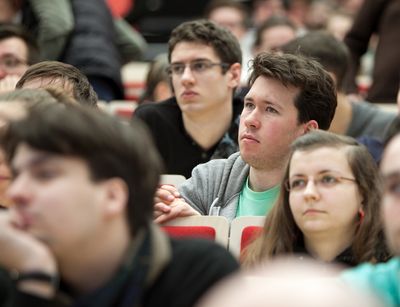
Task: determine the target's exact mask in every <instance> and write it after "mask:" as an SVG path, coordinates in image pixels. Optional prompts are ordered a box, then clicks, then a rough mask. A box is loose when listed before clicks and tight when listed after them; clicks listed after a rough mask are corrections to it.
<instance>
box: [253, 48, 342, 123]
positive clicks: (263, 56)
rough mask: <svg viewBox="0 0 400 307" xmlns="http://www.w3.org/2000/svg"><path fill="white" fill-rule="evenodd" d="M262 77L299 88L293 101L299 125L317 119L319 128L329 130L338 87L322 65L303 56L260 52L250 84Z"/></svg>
mask: <svg viewBox="0 0 400 307" xmlns="http://www.w3.org/2000/svg"><path fill="white" fill-rule="evenodd" d="M260 76H264V77H266V78H271V79H275V80H277V81H279V82H281V83H282V84H283V85H284V86H289V85H291V86H294V87H295V88H298V89H300V92H299V94H298V95H297V97H296V98H295V101H294V105H295V107H296V109H297V111H298V122H299V123H306V122H308V121H310V120H315V121H317V123H318V127H319V128H320V129H323V130H328V129H329V126H330V124H331V122H332V119H333V116H334V115H335V110H336V105H337V99H336V87H335V83H334V81H333V79H332V78H331V76H330V75H329V74H328V73H327V72H326V71H325V70H324V69H323V68H322V66H321V64H319V63H318V62H316V61H314V60H312V59H310V58H307V57H304V56H300V55H291V54H276V53H268V52H261V53H259V54H258V55H257V56H256V57H255V58H254V60H253V61H252V73H251V75H250V78H249V84H250V85H252V84H253V83H254V81H255V80H256V79H257V78H258V77H260Z"/></svg>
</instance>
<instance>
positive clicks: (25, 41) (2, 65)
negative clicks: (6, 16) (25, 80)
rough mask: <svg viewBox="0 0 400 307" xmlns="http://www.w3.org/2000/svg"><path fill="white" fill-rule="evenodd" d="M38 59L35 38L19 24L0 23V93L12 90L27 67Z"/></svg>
mask: <svg viewBox="0 0 400 307" xmlns="http://www.w3.org/2000/svg"><path fill="white" fill-rule="evenodd" d="M39 60H40V54H39V48H38V46H37V44H36V42H35V40H34V39H33V38H32V37H31V36H30V35H29V33H27V32H26V31H25V30H24V29H23V28H22V27H21V26H17V25H12V24H1V25H0V93H4V92H8V91H12V90H14V89H15V85H16V84H17V82H18V80H19V79H20V78H21V76H22V75H23V74H24V73H25V71H26V70H27V69H28V67H29V66H30V65H32V64H35V63H37V62H38V61H39Z"/></svg>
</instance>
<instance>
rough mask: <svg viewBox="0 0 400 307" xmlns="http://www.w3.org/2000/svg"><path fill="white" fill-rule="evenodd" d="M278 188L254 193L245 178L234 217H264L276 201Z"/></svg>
mask: <svg viewBox="0 0 400 307" xmlns="http://www.w3.org/2000/svg"><path fill="white" fill-rule="evenodd" d="M279 188H280V186H279V185H277V186H275V187H273V188H271V189H269V190H267V191H263V192H254V191H253V190H252V189H250V187H249V178H248V177H247V179H246V182H245V184H244V185H243V189H242V191H241V192H240V196H239V205H238V208H237V211H236V217H239V216H265V215H267V213H268V212H269V211H270V210H271V208H272V206H273V204H274V203H275V201H276V200H277V199H278V195H279Z"/></svg>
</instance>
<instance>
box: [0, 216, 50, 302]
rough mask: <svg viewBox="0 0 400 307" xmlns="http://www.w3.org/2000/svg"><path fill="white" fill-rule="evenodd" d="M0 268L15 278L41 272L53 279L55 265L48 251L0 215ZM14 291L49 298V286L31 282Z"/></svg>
mask: <svg viewBox="0 0 400 307" xmlns="http://www.w3.org/2000/svg"><path fill="white" fill-rule="evenodd" d="M0 229H1V231H0V249H1V253H0V265H1V266H2V267H4V268H6V269H8V270H10V271H12V270H15V271H17V272H18V273H19V274H24V273H31V272H41V273H45V274H49V275H57V274H58V272H57V266H56V261H55V258H54V256H53V255H52V253H51V252H50V250H49V249H48V247H47V246H46V245H45V244H43V243H42V242H40V241H38V240H37V239H35V238H34V237H32V236H31V235H29V234H28V233H26V232H24V231H22V230H20V229H18V228H17V227H16V226H15V225H14V224H13V223H12V221H11V217H10V212H8V211H5V212H0ZM17 286H18V289H19V290H21V291H24V292H29V293H31V294H34V295H39V296H42V297H52V296H54V294H55V290H56V289H54V288H53V287H52V285H51V284H50V283H49V284H46V283H43V282H41V281H37V280H34V279H29V280H23V281H21V282H19V283H18V285H17Z"/></svg>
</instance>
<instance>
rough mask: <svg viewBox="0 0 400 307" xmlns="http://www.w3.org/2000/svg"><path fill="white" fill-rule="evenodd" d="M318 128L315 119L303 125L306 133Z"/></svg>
mask: <svg viewBox="0 0 400 307" xmlns="http://www.w3.org/2000/svg"><path fill="white" fill-rule="evenodd" d="M317 129H318V123H317V121H316V120H313V119H312V120H310V121H308V122H307V123H306V124H305V125H304V133H308V132H310V131H313V130H317Z"/></svg>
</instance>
